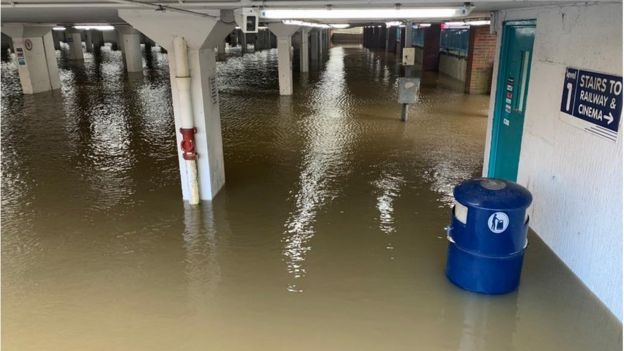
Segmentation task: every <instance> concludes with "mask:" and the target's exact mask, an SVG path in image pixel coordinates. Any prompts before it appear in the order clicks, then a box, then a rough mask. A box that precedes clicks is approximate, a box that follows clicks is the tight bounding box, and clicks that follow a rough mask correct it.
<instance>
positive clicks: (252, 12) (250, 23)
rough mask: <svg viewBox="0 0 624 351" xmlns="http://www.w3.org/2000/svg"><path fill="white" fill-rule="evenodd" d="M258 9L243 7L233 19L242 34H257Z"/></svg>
mask: <svg viewBox="0 0 624 351" xmlns="http://www.w3.org/2000/svg"><path fill="white" fill-rule="evenodd" d="M258 13H259V11H258V9H256V8H253V7H243V8H242V9H240V12H239V14H238V15H237V16H236V17H235V18H236V23H237V24H238V26H239V27H240V29H241V30H242V31H243V33H258V17H259V16H258Z"/></svg>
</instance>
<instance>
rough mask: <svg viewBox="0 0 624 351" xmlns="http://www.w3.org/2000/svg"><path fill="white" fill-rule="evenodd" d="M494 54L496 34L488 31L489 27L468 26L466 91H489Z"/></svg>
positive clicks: (470, 92)
mask: <svg viewBox="0 0 624 351" xmlns="http://www.w3.org/2000/svg"><path fill="white" fill-rule="evenodd" d="M495 54H496V34H492V33H490V27H489V26H472V27H470V41H469V45H468V57H467V60H466V83H465V92H466V93H468V94H486V93H488V92H489V91H490V86H491V82H492V69H493V67H494V56H495Z"/></svg>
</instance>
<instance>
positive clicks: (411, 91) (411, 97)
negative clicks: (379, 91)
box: [399, 77, 420, 104]
mask: <svg viewBox="0 0 624 351" xmlns="http://www.w3.org/2000/svg"><path fill="white" fill-rule="evenodd" d="M419 90H420V78H406V77H402V78H399V103H400V104H415V103H416V102H418V92H419Z"/></svg>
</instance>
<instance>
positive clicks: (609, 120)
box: [603, 112, 613, 124]
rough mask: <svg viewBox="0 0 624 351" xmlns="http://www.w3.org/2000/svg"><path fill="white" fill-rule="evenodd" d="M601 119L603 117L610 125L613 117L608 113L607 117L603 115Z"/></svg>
mask: <svg viewBox="0 0 624 351" xmlns="http://www.w3.org/2000/svg"><path fill="white" fill-rule="evenodd" d="M603 117H604V119H606V120H607V124H611V123H613V115H612V114H611V112H609V115H608V116H607V115H604V116H603Z"/></svg>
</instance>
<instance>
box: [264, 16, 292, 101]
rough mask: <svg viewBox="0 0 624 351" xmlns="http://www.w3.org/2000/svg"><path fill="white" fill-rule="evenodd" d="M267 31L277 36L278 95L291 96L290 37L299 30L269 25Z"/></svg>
mask: <svg viewBox="0 0 624 351" xmlns="http://www.w3.org/2000/svg"><path fill="white" fill-rule="evenodd" d="M269 29H270V30H271V32H273V34H275V36H277V60H278V61H277V65H278V67H277V69H278V73H279V88H280V95H292V93H293V78H292V56H291V51H290V48H291V46H292V35H293V34H295V32H296V31H297V30H298V29H299V27H297V26H291V25H287V24H283V23H269Z"/></svg>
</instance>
